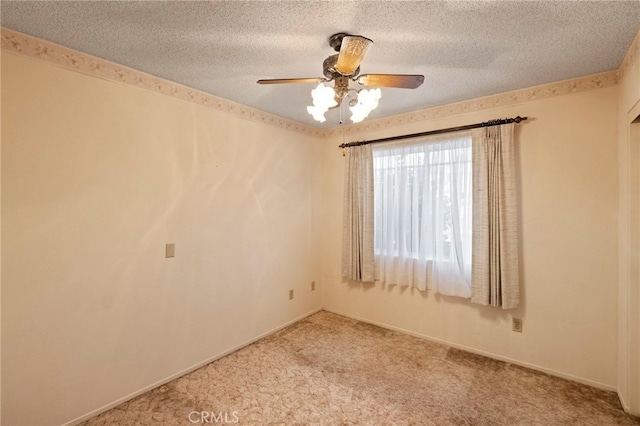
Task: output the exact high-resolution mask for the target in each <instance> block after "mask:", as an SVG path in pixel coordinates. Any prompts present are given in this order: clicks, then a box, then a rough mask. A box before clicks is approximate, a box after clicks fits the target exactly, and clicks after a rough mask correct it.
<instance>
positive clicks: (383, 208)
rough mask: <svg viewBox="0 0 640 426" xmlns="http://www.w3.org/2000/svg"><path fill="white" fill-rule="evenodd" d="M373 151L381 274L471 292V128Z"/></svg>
mask: <svg viewBox="0 0 640 426" xmlns="http://www.w3.org/2000/svg"><path fill="white" fill-rule="evenodd" d="M372 151H373V173H374V215H375V218H374V227H375V232H374V245H375V262H376V280H380V281H381V282H383V283H387V284H399V285H408V286H415V287H417V288H419V289H421V290H426V289H429V290H433V291H435V292H437V293H442V294H446V295H452V296H460V297H470V296H471V285H470V281H471V234H472V225H471V222H472V193H471V192H472V186H471V183H472V171H471V136H470V135H467V134H464V135H461V134H458V135H446V136H445V137H440V138H438V139H428V140H424V141H422V142H418V143H415V142H413V143H411V144H405V145H397V144H396V145H387V146H384V145H378V146H374V147H373V148H372Z"/></svg>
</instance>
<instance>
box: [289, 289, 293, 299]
mask: <svg viewBox="0 0 640 426" xmlns="http://www.w3.org/2000/svg"><path fill="white" fill-rule="evenodd" d="M292 299H293V290H289V300H292Z"/></svg>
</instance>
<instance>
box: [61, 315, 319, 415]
mask: <svg viewBox="0 0 640 426" xmlns="http://www.w3.org/2000/svg"><path fill="white" fill-rule="evenodd" d="M321 310H322V308H317V309H314V310H312V311H311V312H308V313H306V314H304V315H301V316H299V317H297V318H295V319H292V320H291V321H288V322H286V323H284V324H282V325H280V326H278V327H276V328H274V329H272V330H269V331H267V332H265V333H262V334H260V335H259V336H257V337H254V338H252V339H249V340H247V341H246V342H244V343H241V344H239V345H237V346H234V347H233V348H231V349H229V350H226V351H224V352H222V353H219V354H217V355H215V356H213V357H211V358H208V359H205V360H204V361H200V362H198V363H196V364H194V365H192V366H191V367H188V368H186V369H184V370H182V371H180V372H178V373H175V374H172V375H171V376H168V377H165V378H164V379H162V380H159V381H157V382H155V383H153V384H151V385H149V386H145V387H144V388H142V389H139V390H137V391H135V392H133V393H130V394H129V395H127V396H124V397H122V398H119V399H117V400H115V401H113V402H110V403H109V404H106V405H103V406H102V407H100V408H98V409H95V410H93V411H91V412H89V413H87V414H84V415H82V416H80V417H78V418H76V419H74V420H71V421H69V422H67V423H64V424H63V425H62V426H75V425H77V424H80V423H82V422H84V421H86V420H89V419H90V418H92V417H95V416H97V415H99V414H102V413H104V412H105V411H108V410H110V409H112V408H114V407H117V406H118V405H120V404H122V403H125V402H127V401H129V400H131V399H133V398H135V397H137V396H139V395H142V394H143V393H145V392H149V391H150V390H153V389H155V388H157V387H159V386H162V385H164V384H165V383H168V382H170V381H172V380H175V379H177V378H180V377H182V376H184V375H186V374H189V373H191V372H192V371H195V370H197V369H198V368H200V367H203V366H205V365H207V364H209V363H211V362H213V361H215V360H217V359H220V358H222V357H224V356H227V355H229V354H230V353H233V352H235V351H237V350H240V349H242V348H244V347H245V346H249V345H250V344H252V343H255V342H257V341H258V340H260V339H263V338H265V337H267V336H269V335H271V334H273V333H275V332H277V331H280V330H282V329H283V328H285V327H288V326H290V325H291V324H294V323H296V322H298V321H300V320H302V319H304V318H307V317H308V316H311V315H313V314H315V313H317V312H320V311H321Z"/></svg>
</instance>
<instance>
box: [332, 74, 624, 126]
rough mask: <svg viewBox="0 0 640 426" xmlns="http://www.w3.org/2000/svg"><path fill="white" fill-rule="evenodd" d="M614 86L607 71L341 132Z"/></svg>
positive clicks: (614, 77)
mask: <svg viewBox="0 0 640 426" xmlns="http://www.w3.org/2000/svg"><path fill="white" fill-rule="evenodd" d="M617 83H618V71H617V70H614V71H607V72H604V73H599V74H593V75H589V76H586V77H580V78H575V79H571V80H564V81H559V82H555V83H549V84H543V85H540V86H535V87H529V88H526V89H519V90H514V91H512V92H505V93H500V94H497V95H491V96H486V97H483V98H476V99H471V100H467V101H463V102H457V103H454V104H448V105H443V106H437V107H433V108H427V109H422V110H418V111H414V112H409V113H406V114H400V115H394V116H391V117H383V118H379V119H376V120H369V121H364V122H362V123H358V124H352V125H348V126H345V127H344V132H345V134H354V133H360V132H369V131H375V130H381V129H388V128H390V127H394V126H401V125H403V124H408V123H413V122H419V121H425V120H433V119H436V118H443V117H449V116H452V115H459V114H465V113H469V112H476V111H482V110H486V109H491V108H498V107H503V106H508V105H516V104H522V103H525V102H530V101H534V100H537V99H545V98H551V97H554V96H561V95H567V94H570V93H578V92H584V91H587V90H593V89H600V88H603V87H609V86H615V85H616V84H617ZM342 131H343V129H327V130H325V131H324V132H323V135H322V136H324V137H332V136H336V135H341V134H342Z"/></svg>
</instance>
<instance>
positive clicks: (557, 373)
mask: <svg viewBox="0 0 640 426" xmlns="http://www.w3.org/2000/svg"><path fill="white" fill-rule="evenodd" d="M323 310H325V311H327V312H331V313H334V314H337V315H342V316H344V317H347V318H351V319H354V320H357V321H362V322H365V323H368V324H372V325H377V326H378V327H382V328H386V329H389V330H393V331H398V332H400V333H404V334H409V335H411V336H415V337H419V338H421V339H425V340H429V341H432V342H436V343H440V344H442V345H445V346H449V347H452V348H456V349H461V350H463V351H467V352H471V353H474V354H477V355H482V356H486V357H487V358H492V359H496V360H498V361H504V362H508V363H509V364H514V365H519V366H521V367H526V368H530V369H532V370H536V371H540V372H542V373H546V374H549V375H551V376H556V377H560V378H562V379H566V380H571V381H573V382H578V383H582V384H584V385H588V386H591V387H594V388H598V389H603V390H606V391H613V392H617V391H618V389H617V388H616V387H615V386H611V385H607V384H605V383H600V382H596V381H593V380H589V379H585V378H583V377H578V376H573V375H571V374H567V373H563V372H561V371H557V370H553V369H550V368H546V367H541V366H539V365H535V364H530V363H528V362H524V361H520V360H517V359H513V358H509V357H506V356H502V355H498V354H494V353H492V352H486V351H483V350H481V349H476V348H473V347H470V346H465V345H461V344H459V343H455V342H451V341H448V340H443V339H439V338H437V337H432V336H428V335H426V334H421V333H416V332H414V331H411V330H406V329H404V328H401V327H395V326H393V325H389V324H385V323H381V322H377V321H372V320H369V319H366V318H360V317H358V316H355V315H350V314H345V313H344V312H339V311H336V310H333V309H327V308H324V309H323Z"/></svg>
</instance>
